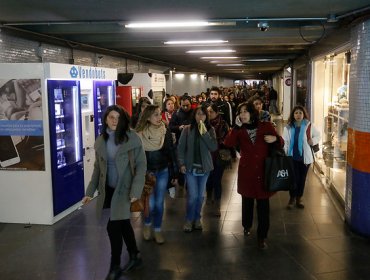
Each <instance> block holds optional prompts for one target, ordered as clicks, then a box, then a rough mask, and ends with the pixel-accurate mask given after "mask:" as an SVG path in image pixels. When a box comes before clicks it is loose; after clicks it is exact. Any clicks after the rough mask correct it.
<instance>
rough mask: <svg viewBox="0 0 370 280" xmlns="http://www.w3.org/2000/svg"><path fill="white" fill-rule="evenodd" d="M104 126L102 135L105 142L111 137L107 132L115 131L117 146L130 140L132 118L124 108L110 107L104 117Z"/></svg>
mask: <svg viewBox="0 0 370 280" xmlns="http://www.w3.org/2000/svg"><path fill="white" fill-rule="evenodd" d="M102 125H103V126H102V134H103V137H104V139H105V140H107V139H108V137H109V134H108V132H107V130H110V131H115V143H116V144H119V143H122V142H123V141H125V140H127V139H128V137H127V131H129V129H130V126H129V125H130V116H129V115H128V113H127V112H126V110H125V109H124V108H123V107H121V106H119V105H111V106H109V107H108V108H107V109H106V111H105V113H104V115H103V122H102Z"/></svg>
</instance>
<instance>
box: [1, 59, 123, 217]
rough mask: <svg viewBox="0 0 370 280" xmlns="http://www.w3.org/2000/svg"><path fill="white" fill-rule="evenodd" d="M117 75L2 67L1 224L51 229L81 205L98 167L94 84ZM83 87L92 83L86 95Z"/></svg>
mask: <svg viewBox="0 0 370 280" xmlns="http://www.w3.org/2000/svg"><path fill="white" fill-rule="evenodd" d="M116 76H117V71H116V70H115V69H108V68H100V67H90V66H79V65H68V64H57V63H4V64H0V117H1V118H0V147H1V151H3V150H4V153H3V152H1V155H2V156H1V158H0V160H1V162H0V163H1V164H0V178H1V180H0V222H6V223H31V224H53V223H55V222H57V221H58V220H60V219H62V218H63V217H65V216H66V215H68V214H69V213H71V212H72V211H74V210H76V209H77V208H78V207H80V206H81V199H82V198H83V196H84V192H85V184H86V179H85V178H87V177H88V175H86V170H89V172H92V169H93V163H94V151H93V144H94V141H95V136H96V134H95V127H96V125H95V120H96V118H95V114H96V113H95V112H94V106H95V105H94V104H95V103H96V102H94V81H102V82H105V81H106V80H108V79H110V80H111V81H110V82H109V84H112V83H113V82H112V80H114V79H115V77H116ZM81 84H89V86H86V87H85V86H84V87H83V94H81ZM96 84H99V83H96ZM99 91H103V92H104V94H105V91H107V92H108V91H109V92H111V91H114V89H113V88H112V89H109V85H108V86H103V87H102V88H99ZM107 97H108V96H107ZM109 98H110V99H113V98H114V97H109ZM86 102H87V103H86ZM89 102H90V103H89ZM89 104H90V105H89ZM86 106H87V107H86ZM3 147H7V148H6V150H7V152H5V148H3ZM86 149H91V150H92V152H91V153H90V154H91V157H92V158H91V159H90V160H89V161H88V164H84V154H85V151H86ZM90 177H91V175H90Z"/></svg>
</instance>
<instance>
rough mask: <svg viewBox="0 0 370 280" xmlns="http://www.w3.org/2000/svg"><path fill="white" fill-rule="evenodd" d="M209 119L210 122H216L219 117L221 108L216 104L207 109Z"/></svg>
mask: <svg viewBox="0 0 370 280" xmlns="http://www.w3.org/2000/svg"><path fill="white" fill-rule="evenodd" d="M207 112H208V117H209V119H210V120H214V119H215V118H217V116H218V115H219V108H218V106H217V105H216V104H211V105H209V106H208V107H207Z"/></svg>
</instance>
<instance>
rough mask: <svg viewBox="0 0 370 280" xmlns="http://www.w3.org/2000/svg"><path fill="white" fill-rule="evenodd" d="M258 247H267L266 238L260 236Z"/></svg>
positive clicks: (262, 248)
mask: <svg viewBox="0 0 370 280" xmlns="http://www.w3.org/2000/svg"><path fill="white" fill-rule="evenodd" d="M258 248H259V249H261V250H265V249H267V243H266V240H265V239H264V238H258Z"/></svg>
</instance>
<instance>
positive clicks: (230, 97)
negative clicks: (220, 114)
mask: <svg viewBox="0 0 370 280" xmlns="http://www.w3.org/2000/svg"><path fill="white" fill-rule="evenodd" d="M234 98H235V95H234V93H233V92H230V93H229V99H230V101H233V100H234Z"/></svg>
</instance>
